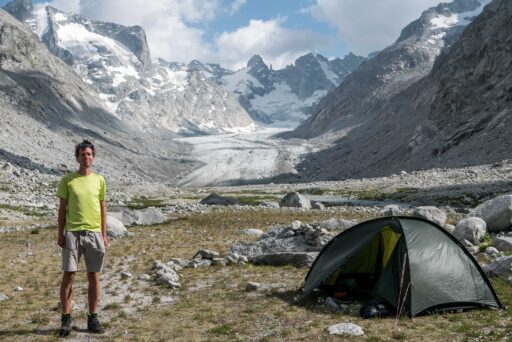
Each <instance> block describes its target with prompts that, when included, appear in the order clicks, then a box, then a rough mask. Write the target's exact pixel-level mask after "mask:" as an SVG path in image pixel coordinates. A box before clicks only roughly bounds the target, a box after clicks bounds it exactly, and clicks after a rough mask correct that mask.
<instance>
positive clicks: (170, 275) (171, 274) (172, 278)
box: [156, 270, 180, 284]
mask: <svg viewBox="0 0 512 342" xmlns="http://www.w3.org/2000/svg"><path fill="white" fill-rule="evenodd" d="M179 280H180V276H179V275H178V273H176V272H175V271H173V270H168V271H167V272H165V273H164V274H162V275H159V276H158V277H157V278H156V282H157V284H168V283H169V282H173V283H179Z"/></svg>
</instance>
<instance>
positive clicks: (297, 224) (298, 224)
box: [290, 220, 302, 230]
mask: <svg viewBox="0 0 512 342" xmlns="http://www.w3.org/2000/svg"><path fill="white" fill-rule="evenodd" d="M301 226H302V222H300V221H299V220H295V221H293V222H292V224H291V226H290V228H291V229H292V230H299V229H300V227H301Z"/></svg>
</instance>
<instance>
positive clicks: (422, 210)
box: [412, 206, 446, 227]
mask: <svg viewBox="0 0 512 342" xmlns="http://www.w3.org/2000/svg"><path fill="white" fill-rule="evenodd" d="M412 216H414V217H420V218H424V219H427V220H429V221H432V222H434V223H437V224H438V225H440V226H441V227H443V226H444V225H445V223H446V213H445V212H444V211H442V210H441V209H439V208H437V207H434V206H424V207H417V208H415V209H414V210H413V211H412Z"/></svg>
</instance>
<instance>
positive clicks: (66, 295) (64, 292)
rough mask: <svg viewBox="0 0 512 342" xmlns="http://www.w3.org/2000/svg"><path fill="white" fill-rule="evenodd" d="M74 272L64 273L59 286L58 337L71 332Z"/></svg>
mask: <svg viewBox="0 0 512 342" xmlns="http://www.w3.org/2000/svg"><path fill="white" fill-rule="evenodd" d="M75 274H76V272H64V273H63V274H62V282H61V284H60V306H61V309H62V316H61V325H60V329H59V335H60V336H61V337H65V336H68V335H69V333H70V332H71V302H72V300H71V294H72V292H73V280H75Z"/></svg>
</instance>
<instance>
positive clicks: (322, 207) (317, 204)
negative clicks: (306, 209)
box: [311, 202, 325, 210]
mask: <svg viewBox="0 0 512 342" xmlns="http://www.w3.org/2000/svg"><path fill="white" fill-rule="evenodd" d="M311 209H317V210H325V204H323V203H322V202H311Z"/></svg>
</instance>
